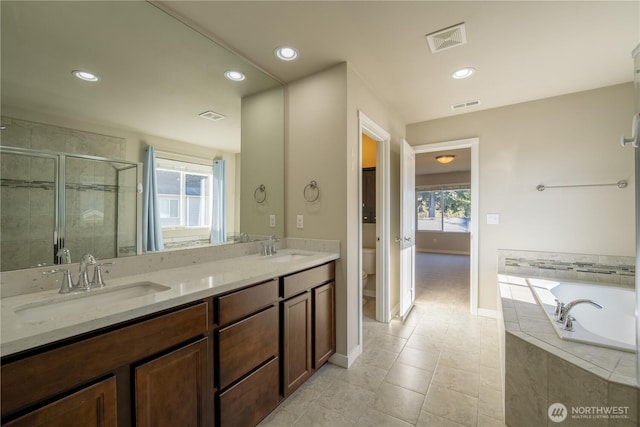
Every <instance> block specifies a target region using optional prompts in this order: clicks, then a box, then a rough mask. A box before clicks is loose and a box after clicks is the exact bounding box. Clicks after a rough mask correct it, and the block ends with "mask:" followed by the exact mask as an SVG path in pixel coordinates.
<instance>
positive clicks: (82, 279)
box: [76, 254, 96, 291]
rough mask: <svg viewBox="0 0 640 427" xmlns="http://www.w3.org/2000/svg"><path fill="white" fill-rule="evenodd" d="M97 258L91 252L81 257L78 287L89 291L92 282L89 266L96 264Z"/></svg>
mask: <svg viewBox="0 0 640 427" xmlns="http://www.w3.org/2000/svg"><path fill="white" fill-rule="evenodd" d="M95 264H96V259H95V258H94V256H93V255H91V254H84V255H82V258H80V267H79V273H78V284H77V285H76V288H77V289H80V290H83V291H88V290H90V289H91V282H90V281H89V275H88V274H87V266H89V265H95Z"/></svg>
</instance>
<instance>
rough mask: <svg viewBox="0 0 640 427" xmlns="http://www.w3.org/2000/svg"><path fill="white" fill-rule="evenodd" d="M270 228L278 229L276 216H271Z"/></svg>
mask: <svg viewBox="0 0 640 427" xmlns="http://www.w3.org/2000/svg"><path fill="white" fill-rule="evenodd" d="M269 227H271V228H276V216H275V215H269Z"/></svg>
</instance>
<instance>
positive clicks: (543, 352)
mask: <svg viewBox="0 0 640 427" xmlns="http://www.w3.org/2000/svg"><path fill="white" fill-rule="evenodd" d="M498 281H499V287H500V298H499V303H500V305H501V306H500V307H499V310H498V316H499V322H498V328H499V330H500V335H501V337H500V344H501V348H500V351H501V358H502V360H503V363H502V367H503V369H504V372H503V375H504V385H505V387H504V392H505V422H506V424H507V425H508V426H512V427H516V426H517V427H527V426H531V427H539V426H543V425H549V426H552V425H563V426H564V425H566V426H594V427H595V426H598V427H599V426H637V425H638V397H639V396H638V393H639V392H640V391H639V389H638V385H637V381H636V372H635V364H636V359H635V358H636V355H635V354H633V353H630V352H624V351H619V350H613V349H609V348H604V347H597V346H592V345H588V344H581V343H576V342H572V341H565V340H561V339H560V338H558V336H557V334H556V332H555V331H554V330H553V326H552V325H551V324H550V323H549V321H548V319H547V317H546V315H545V313H544V312H543V310H542V308H541V307H540V306H539V305H538V303H537V301H536V300H535V297H534V296H533V293H532V292H531V289H530V288H529V286H528V284H527V281H526V278H525V277H520V276H515V275H509V274H499V275H498ZM553 403H562V404H564V405H565V406H566V407H567V408H568V411H569V412H570V413H571V411H572V408H574V407H575V408H584V407H598V408H606V407H625V408H628V409H627V410H626V416H628V418H616V419H608V420H607V419H584V418H572V415H571V414H569V417H568V418H567V419H566V420H565V421H564V422H562V423H561V424H557V423H555V422H553V421H551V420H550V419H549V417H548V415H547V411H548V409H549V406H550V405H551V404H553Z"/></svg>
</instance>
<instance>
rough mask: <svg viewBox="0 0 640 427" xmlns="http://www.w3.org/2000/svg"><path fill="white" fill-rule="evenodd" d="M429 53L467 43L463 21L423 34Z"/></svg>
mask: <svg viewBox="0 0 640 427" xmlns="http://www.w3.org/2000/svg"><path fill="white" fill-rule="evenodd" d="M425 37H426V38H427V42H428V43H429V48H430V49H431V53H436V52H440V51H443V50H446V49H451V48H452V47H456V46H461V45H463V44H466V43H467V31H466V29H465V26H464V22H462V23H460V24H456V25H454V26H452V27H448V28H445V29H443V30H438V31H436V32H434V33H431V34H427V35H426V36H425Z"/></svg>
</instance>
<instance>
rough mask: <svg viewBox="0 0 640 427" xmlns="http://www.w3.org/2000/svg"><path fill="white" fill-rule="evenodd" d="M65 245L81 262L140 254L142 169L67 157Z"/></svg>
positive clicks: (65, 159) (63, 227)
mask: <svg viewBox="0 0 640 427" xmlns="http://www.w3.org/2000/svg"><path fill="white" fill-rule="evenodd" d="M62 162H63V163H64V170H65V176H64V180H65V183H64V187H65V190H66V191H65V203H64V217H63V219H64V224H63V226H62V227H61V229H62V230H64V236H62V239H63V242H64V245H65V247H66V248H67V249H69V250H70V251H71V254H72V258H74V259H78V257H80V256H82V254H85V253H91V254H92V255H93V256H95V257H96V259H107V258H116V257H121V256H130V255H135V254H136V232H137V230H136V209H137V193H136V183H137V166H136V165H135V164H131V163H125V162H117V161H113V160H108V159H100V158H91V157H87V156H83V157H81V156H72V155H66V156H65V158H64V159H63V160H62Z"/></svg>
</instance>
